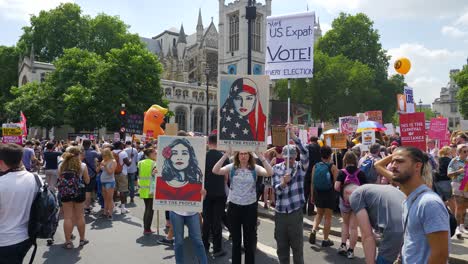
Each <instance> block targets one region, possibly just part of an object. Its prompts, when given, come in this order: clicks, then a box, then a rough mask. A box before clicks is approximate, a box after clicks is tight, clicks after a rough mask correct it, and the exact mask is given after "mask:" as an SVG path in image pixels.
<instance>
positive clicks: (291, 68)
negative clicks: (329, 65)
mask: <svg viewBox="0 0 468 264" xmlns="http://www.w3.org/2000/svg"><path fill="white" fill-rule="evenodd" d="M314 23H315V13H314V12H305V13H299V14H291V15H283V16H270V17H267V27H266V52H265V56H266V58H265V74H266V75H269V76H270V78H271V79H272V80H276V79H283V78H289V79H295V78H312V77H313V62H314V57H313V56H314V43H315V42H314Z"/></svg>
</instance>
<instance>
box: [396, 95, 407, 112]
mask: <svg viewBox="0 0 468 264" xmlns="http://www.w3.org/2000/svg"><path fill="white" fill-rule="evenodd" d="M397 112H398V113H401V114H405V113H406V96H405V95H404V94H397Z"/></svg>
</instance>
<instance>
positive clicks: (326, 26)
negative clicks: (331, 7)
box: [320, 23, 332, 36]
mask: <svg viewBox="0 0 468 264" xmlns="http://www.w3.org/2000/svg"><path fill="white" fill-rule="evenodd" d="M320 28H321V29H322V36H324V35H325V33H327V32H328V31H329V30H330V29H331V28H332V26H331V25H330V24H328V23H320Z"/></svg>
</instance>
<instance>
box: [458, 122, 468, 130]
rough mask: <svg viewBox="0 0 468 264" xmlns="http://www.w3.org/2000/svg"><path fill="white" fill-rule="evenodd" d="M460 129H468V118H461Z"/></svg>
mask: <svg viewBox="0 0 468 264" xmlns="http://www.w3.org/2000/svg"><path fill="white" fill-rule="evenodd" d="M460 129H461V130H463V131H468V120H460Z"/></svg>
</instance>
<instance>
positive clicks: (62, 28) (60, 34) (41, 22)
mask: <svg viewBox="0 0 468 264" xmlns="http://www.w3.org/2000/svg"><path fill="white" fill-rule="evenodd" d="M81 13H82V11H81V8H80V6H79V5H77V4H72V3H65V4H60V5H59V6H58V7H57V8H55V9H51V10H49V11H41V12H40V13H39V15H38V16H35V15H33V16H31V19H30V22H31V25H30V26H26V27H23V31H24V33H23V35H22V36H21V37H20V40H19V42H18V46H19V48H20V49H21V51H22V52H23V55H27V54H29V53H30V51H31V50H30V49H31V47H34V52H35V54H36V56H37V58H36V59H37V60H39V61H44V62H52V61H54V60H55V59H57V58H58V57H60V56H61V55H62V54H63V51H64V49H67V48H73V47H85V46H86V43H87V40H88V35H89V18H88V17H83V16H82V15H81Z"/></svg>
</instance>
